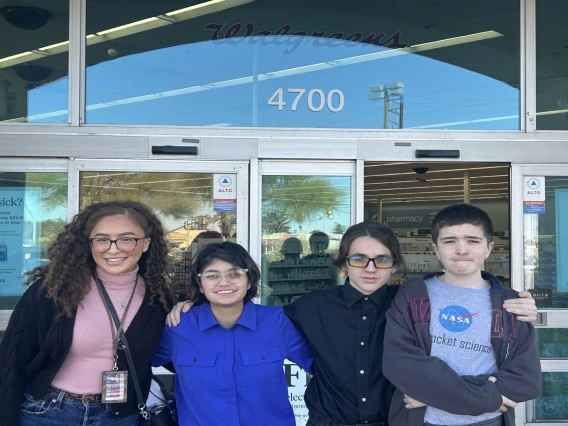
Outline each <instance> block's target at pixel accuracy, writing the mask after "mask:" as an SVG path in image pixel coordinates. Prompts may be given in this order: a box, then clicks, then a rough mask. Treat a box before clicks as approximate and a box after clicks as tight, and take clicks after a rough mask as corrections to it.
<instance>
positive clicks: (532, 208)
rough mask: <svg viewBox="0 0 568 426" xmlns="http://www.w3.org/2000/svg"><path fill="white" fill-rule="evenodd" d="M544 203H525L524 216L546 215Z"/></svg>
mask: <svg viewBox="0 0 568 426" xmlns="http://www.w3.org/2000/svg"><path fill="white" fill-rule="evenodd" d="M545 207H546V206H545V203H544V201H525V202H524V204H523V213H524V214H544V213H545V211H546V209H545Z"/></svg>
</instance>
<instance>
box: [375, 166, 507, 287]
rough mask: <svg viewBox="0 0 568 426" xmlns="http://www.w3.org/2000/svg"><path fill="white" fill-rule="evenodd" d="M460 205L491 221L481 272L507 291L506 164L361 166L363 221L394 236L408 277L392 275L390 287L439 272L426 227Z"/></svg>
mask: <svg viewBox="0 0 568 426" xmlns="http://www.w3.org/2000/svg"><path fill="white" fill-rule="evenodd" d="M463 202H468V203H469V204H472V205H474V206H476V207H479V208H481V209H483V210H485V211H486V212H487V214H488V215H489V217H490V218H491V221H492V222H493V230H494V237H493V241H494V247H493V251H492V253H491V254H490V255H489V257H488V258H487V260H486V262H485V265H484V269H485V270H486V271H488V272H490V273H492V274H493V275H495V276H496V277H497V279H498V280H499V281H500V282H501V283H502V284H503V285H504V286H506V287H510V286H511V279H510V259H509V226H510V225H509V165H508V164H482V163H450V164H448V163H426V162H421V163H413V162H409V163H401V162H399V163H379V162H377V163H375V162H367V163H365V219H367V220H374V221H378V222H382V223H384V224H385V225H387V226H389V227H390V228H391V229H392V230H393V231H394V232H395V233H396V234H397V235H398V239H399V241H400V245H401V250H402V253H403V255H404V260H405V261H406V265H407V269H408V272H407V274H406V276H402V274H400V273H398V274H395V275H394V276H393V278H392V279H391V283H392V284H401V283H402V282H404V281H405V280H408V279H409V278H412V277H420V276H422V275H424V274H426V273H428V272H440V271H441V270H442V265H441V263H440V261H439V260H438V258H437V256H436V255H435V253H434V252H433V251H432V238H431V234H430V225H431V223H432V219H433V218H434V216H435V215H436V214H437V213H438V212H439V211H440V210H441V209H443V208H444V207H448V206H450V205H453V204H457V203H463Z"/></svg>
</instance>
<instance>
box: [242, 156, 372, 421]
mask: <svg viewBox="0 0 568 426" xmlns="http://www.w3.org/2000/svg"><path fill="white" fill-rule="evenodd" d="M357 166H358V164H357V163H356V162H294V163H290V162H278V161H253V162H252V163H251V175H253V176H258V179H257V180H254V181H253V182H252V185H251V224H253V226H252V228H251V253H252V254H253V255H254V256H256V260H257V262H258V263H259V264H260V266H261V273H262V275H261V296H260V302H261V303H262V304H265V305H270V306H282V305H286V304H289V303H292V302H293V301H294V300H296V299H297V298H299V297H301V296H302V294H305V293H308V292H310V291H314V290H319V289H325V288H330V287H335V286H337V285H341V284H343V280H342V277H341V276H340V275H339V270H338V269H337V268H336V267H335V266H334V265H333V259H334V255H335V253H336V252H337V250H338V248H339V242H340V241H341V237H342V236H343V233H344V232H345V230H346V229H347V228H348V227H349V226H351V225H352V224H354V223H355V222H356V218H357V217H358V216H357V214H356V211H355V210H356V208H355V198H356V197H355V194H356V190H355V188H356V176H357V171H358V170H359V169H360V170H359V171H360V175H362V167H361V166H359V167H357ZM361 188H362V186H361ZM361 192H362V191H361ZM361 205H362V202H361ZM359 215H362V211H361V212H360V213H359ZM284 374H285V375H286V379H287V382H288V394H289V399H290V403H291V404H292V408H293V409H294V415H295V418H296V426H304V425H305V424H306V421H307V416H308V410H307V408H306V405H305V403H304V392H305V390H306V386H307V384H308V381H309V376H308V373H306V372H304V371H302V370H301V369H300V368H299V367H298V366H297V365H295V364H293V363H291V362H288V361H286V364H285V366H284Z"/></svg>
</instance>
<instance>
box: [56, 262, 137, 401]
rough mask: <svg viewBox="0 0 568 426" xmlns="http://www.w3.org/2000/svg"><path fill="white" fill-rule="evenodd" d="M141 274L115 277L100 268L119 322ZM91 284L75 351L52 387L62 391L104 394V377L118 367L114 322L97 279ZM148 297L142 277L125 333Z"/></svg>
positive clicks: (79, 310)
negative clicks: (115, 362)
mask: <svg viewBox="0 0 568 426" xmlns="http://www.w3.org/2000/svg"><path fill="white" fill-rule="evenodd" d="M137 273H138V268H136V270H134V271H132V272H128V273H125V274H119V275H112V274H109V273H108V272H105V271H104V270H102V269H100V268H98V267H97V274H98V275H99V278H100V279H101V281H102V282H103V284H104V286H105V288H106V290H107V292H108V294H109V296H110V299H111V300H112V303H113V305H114V308H115V309H116V312H117V314H118V316H119V318H122V314H123V312H124V309H121V308H120V306H121V305H122V306H125V305H126V304H127V303H128V299H129V298H130V294H131V292H132V287H133V286H134V282H135V280H136V274H137ZM90 284H91V288H90V290H89V292H88V293H87V294H86V295H85V298H84V299H83V301H82V302H81V304H80V305H79V307H78V308H77V316H76V318H75V327H74V329H73V342H72V343H71V349H70V351H69V354H67V358H65V361H64V362H63V365H62V366H61V369H60V370H59V372H58V373H57V375H56V376H55V378H54V379H53V381H52V383H51V384H52V386H54V387H56V388H58V389H65V390H66V391H69V392H73V393H79V394H84V393H93V394H97V393H101V392H102V373H103V371H109V370H112V367H113V365H114V363H113V359H112V357H113V344H112V332H111V328H110V321H109V319H108V315H107V312H106V309H105V306H104V304H103V301H102V299H101V296H100V294H99V291H98V289H97V287H96V284H95V281H94V279H92V278H91V283H90ZM145 293H146V284H145V282H144V279H143V278H142V277H140V276H139V277H138V284H137V285H136V292H135V294H134V297H133V298H132V303H131V304H130V307H129V308H128V313H127V314H126V320H125V322H124V326H123V327H124V331H126V330H127V329H128V326H129V325H130V323H131V322H132V319H133V318H134V316H135V315H136V312H138V309H139V308H140V306H141V305H142V301H143V299H144V294H145Z"/></svg>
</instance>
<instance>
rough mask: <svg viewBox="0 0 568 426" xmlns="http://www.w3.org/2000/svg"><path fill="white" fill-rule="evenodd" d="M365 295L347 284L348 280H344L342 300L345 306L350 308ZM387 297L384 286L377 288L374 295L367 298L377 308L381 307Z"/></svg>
mask: <svg viewBox="0 0 568 426" xmlns="http://www.w3.org/2000/svg"><path fill="white" fill-rule="evenodd" d="M363 296H365V294H363V293H361V292H360V291H359V290H357V289H356V288H355V287H353V286H352V285H351V283H350V282H349V278H347V279H346V280H345V285H343V298H344V299H345V304H346V305H347V307H348V308H351V307H352V306H353V305H354V304H355V303H357V302H358V301H359V300H360V299H361V298H362V297H363ZM386 296H387V286H386V285H384V286H382V287H381V288H379V289H378V290H377V291H375V292H374V293H371V294H369V297H370V298H371V300H372V301H373V302H375V304H376V305H377V307H379V308H380V307H381V305H382V304H383V303H384V301H385V299H386Z"/></svg>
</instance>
